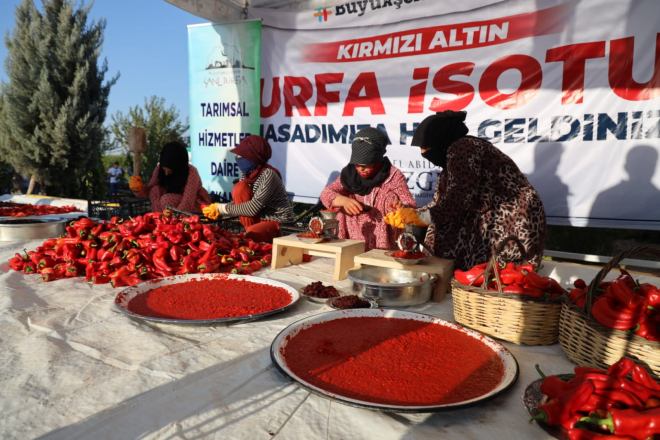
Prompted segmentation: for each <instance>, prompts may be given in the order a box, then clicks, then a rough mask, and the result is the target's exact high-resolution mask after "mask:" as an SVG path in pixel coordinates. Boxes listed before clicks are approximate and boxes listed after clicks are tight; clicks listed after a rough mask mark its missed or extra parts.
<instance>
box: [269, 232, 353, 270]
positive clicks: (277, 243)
mask: <svg viewBox="0 0 660 440" xmlns="http://www.w3.org/2000/svg"><path fill="white" fill-rule="evenodd" d="M362 253H364V241H360V240H344V239H336V240H332V241H327V242H321V243H306V242H304V241H302V240H301V239H299V238H298V237H296V234H291V235H285V236H284V237H277V238H275V239H274V240H273V259H272V262H271V265H270V267H271V269H279V268H280V267H284V266H287V265H289V264H300V263H301V262H302V259H303V254H309V255H314V256H318V257H326V258H334V260H335V268H334V272H333V279H334V280H335V281H339V280H343V279H345V278H346V273H347V272H348V270H349V269H352V268H353V266H354V265H355V263H354V261H353V259H354V258H355V256H356V255H359V254H362Z"/></svg>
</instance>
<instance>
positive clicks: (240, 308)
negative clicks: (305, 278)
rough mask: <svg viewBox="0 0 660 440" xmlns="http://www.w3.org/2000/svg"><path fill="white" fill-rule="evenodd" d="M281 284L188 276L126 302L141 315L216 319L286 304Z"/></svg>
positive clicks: (250, 313) (273, 308)
mask: <svg viewBox="0 0 660 440" xmlns="http://www.w3.org/2000/svg"><path fill="white" fill-rule="evenodd" d="M291 301H292V298H291V294H290V293H289V292H287V291H286V289H283V288H282V287H275V286H269V285H266V284H259V283H254V282H251V281H245V280H230V279H214V280H192V281H187V282H185V283H177V284H171V285H168V286H162V287H157V288H155V289H153V290H149V291H148V292H146V293H145V294H142V295H138V296H136V297H135V298H133V299H132V300H131V301H130V302H129V303H128V307H127V308H128V310H130V311H131V312H133V313H137V314H139V315H142V316H152V317H158V318H172V319H191V320H193V319H218V318H230V317H238V316H248V315H254V314H257V313H264V312H268V311H271V310H276V309H279V308H282V307H285V306H287V305H289V304H290V303H291Z"/></svg>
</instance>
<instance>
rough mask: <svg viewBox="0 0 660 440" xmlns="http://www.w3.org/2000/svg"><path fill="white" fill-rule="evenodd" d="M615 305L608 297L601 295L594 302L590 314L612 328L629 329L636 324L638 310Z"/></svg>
mask: <svg viewBox="0 0 660 440" xmlns="http://www.w3.org/2000/svg"><path fill="white" fill-rule="evenodd" d="M615 307H616V306H614V305H613V304H612V303H611V302H610V298H608V297H607V296H603V297H601V298H598V299H597V300H596V302H594V305H593V307H592V308H591V314H592V316H593V317H594V319H595V320H596V321H598V322H599V323H600V324H602V325H604V326H605V327H609V328H613V329H618V330H630V329H631V328H633V327H635V325H637V321H638V320H639V311H635V310H630V309H627V308H619V309H617V308H615Z"/></svg>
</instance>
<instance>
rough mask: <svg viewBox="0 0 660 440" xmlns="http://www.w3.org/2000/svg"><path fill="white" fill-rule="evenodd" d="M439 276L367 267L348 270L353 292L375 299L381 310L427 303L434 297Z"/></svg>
mask: <svg viewBox="0 0 660 440" xmlns="http://www.w3.org/2000/svg"><path fill="white" fill-rule="evenodd" d="M437 278H438V277H437V276H436V275H433V274H429V273H427V272H415V271H412V270H405V269H390V268H387V267H377V266H363V267H361V268H360V269H353V270H349V271H348V279H350V280H351V281H353V293H355V294H357V295H360V296H363V297H365V298H369V299H373V300H375V301H376V302H378V305H379V306H381V307H402V306H414V305H417V304H423V303H425V302H427V301H428V300H429V299H431V296H432V295H433V284H434V283H435V281H436V280H437Z"/></svg>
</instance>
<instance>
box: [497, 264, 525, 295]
mask: <svg viewBox="0 0 660 440" xmlns="http://www.w3.org/2000/svg"><path fill="white" fill-rule="evenodd" d="M500 280H501V281H502V284H505V285H511V284H520V283H522V282H523V280H524V276H523V274H522V273H521V272H520V271H517V270H507V269H503V270H502V271H500ZM514 293H515V292H514Z"/></svg>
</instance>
